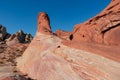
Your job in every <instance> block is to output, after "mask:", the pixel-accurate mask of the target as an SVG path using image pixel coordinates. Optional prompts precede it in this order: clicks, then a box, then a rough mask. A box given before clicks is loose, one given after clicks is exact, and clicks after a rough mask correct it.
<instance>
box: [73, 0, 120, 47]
mask: <svg viewBox="0 0 120 80" xmlns="http://www.w3.org/2000/svg"><path fill="white" fill-rule="evenodd" d="M119 34H120V1H119V0H114V1H112V2H111V3H110V5H109V6H108V7H107V8H105V10H103V12H101V13H100V14H98V15H97V16H95V17H93V18H91V19H90V20H88V21H87V22H84V23H82V24H78V25H76V26H75V28H74V31H73V36H74V38H73V41H83V42H95V43H100V44H105V45H120V42H119V41H120V37H118V36H119Z"/></svg>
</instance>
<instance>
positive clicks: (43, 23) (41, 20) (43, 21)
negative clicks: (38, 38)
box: [38, 12, 52, 34]
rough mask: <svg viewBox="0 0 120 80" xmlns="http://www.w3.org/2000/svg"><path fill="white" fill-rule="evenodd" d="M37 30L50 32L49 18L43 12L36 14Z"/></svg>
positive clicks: (45, 32)
mask: <svg viewBox="0 0 120 80" xmlns="http://www.w3.org/2000/svg"><path fill="white" fill-rule="evenodd" d="M38 32H41V33H44V34H51V32H52V31H51V27H50V19H49V17H48V15H47V14H46V13H44V12H41V13H39V15H38Z"/></svg>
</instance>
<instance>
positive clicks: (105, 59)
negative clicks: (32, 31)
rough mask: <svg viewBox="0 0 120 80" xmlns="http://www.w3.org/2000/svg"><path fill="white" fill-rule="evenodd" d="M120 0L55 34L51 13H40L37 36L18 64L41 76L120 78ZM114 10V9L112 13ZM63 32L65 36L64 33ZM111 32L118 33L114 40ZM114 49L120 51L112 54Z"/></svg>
mask: <svg viewBox="0 0 120 80" xmlns="http://www.w3.org/2000/svg"><path fill="white" fill-rule="evenodd" d="M119 2H120V1H119V0H114V1H112V2H111V4H110V5H109V6H108V7H107V8H106V9H105V10H104V11H103V12H102V13H100V14H98V16H95V17H94V18H92V19H90V20H88V21H87V22H85V23H83V24H78V25H76V26H75V28H74V31H73V32H70V33H68V34H67V33H66V32H63V31H58V32H56V34H55V33H54V34H53V33H52V31H51V27H50V20H49V17H48V15H47V14H46V13H44V12H41V13H39V17H38V30H37V32H36V36H35V37H34V39H33V40H32V42H31V43H30V45H29V47H28V48H27V49H26V51H25V52H24V54H23V55H22V57H20V58H18V59H17V68H18V69H19V70H20V71H21V72H22V73H24V74H27V75H28V76H29V77H31V78H33V79H37V80H119V79H120V63H119V62H120V55H119V54H117V53H119V51H118V50H119V48H120V47H119V46H118V45H119V42H117V40H119V37H118V36H117V35H116V34H118V33H119V24H118V23H119V20H120V19H119V17H116V15H118V14H119V10H120V9H117V8H119V7H116V6H113V5H115V4H117V3H119ZM111 6H113V8H115V9H113V8H112V7H111ZM117 6H119V4H118V5H117ZM110 10H112V13H111V12H110V13H108V12H109V11H110ZM115 14H116V15H115ZM110 15H111V17H112V16H115V17H114V18H112V19H114V20H115V23H113V24H111V23H110V21H109V20H108V19H107V18H108V17H109V18H110ZM118 16H119V15H118ZM102 17H103V18H102ZM113 26H117V27H113ZM61 32H62V33H61ZM63 33H64V34H65V38H63V37H62V36H61V35H64V34H63ZM67 35H68V37H69V39H70V40H68V38H66V37H67ZM110 35H111V36H112V37H114V38H112V39H111V41H110V40H109V39H110V37H109V36H110ZM116 36H117V37H118V38H117V37H116ZM114 40H116V42H114ZM89 42H90V43H89ZM91 43H94V44H91ZM99 44H101V45H99ZM103 44H104V45H103ZM107 45H114V46H107ZM111 49H116V50H115V51H118V52H116V53H115V54H114V52H113V53H110V54H108V53H107V52H112V51H111ZM102 50H103V51H102ZM100 51H101V52H100ZM112 54H113V56H112Z"/></svg>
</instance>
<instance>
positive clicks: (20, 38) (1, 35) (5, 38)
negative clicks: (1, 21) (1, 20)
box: [0, 25, 33, 45]
mask: <svg viewBox="0 0 120 80" xmlns="http://www.w3.org/2000/svg"><path fill="white" fill-rule="evenodd" d="M32 39H33V37H32V35H31V34H30V33H24V32H23V31H22V30H19V31H18V32H16V33H15V34H10V33H8V32H7V30H6V27H4V26H2V25H0V43H6V44H8V45H10V44H11V45H12V44H16V43H30V42H31V41H32Z"/></svg>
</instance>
